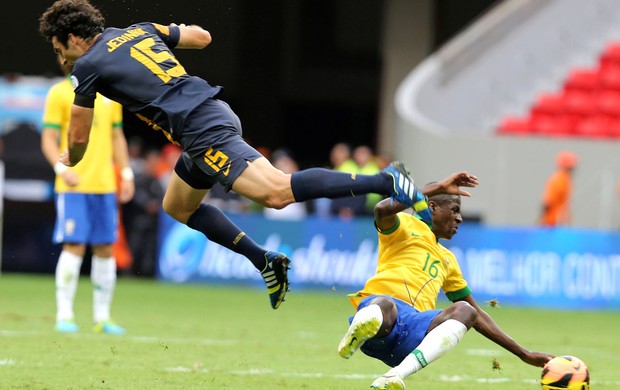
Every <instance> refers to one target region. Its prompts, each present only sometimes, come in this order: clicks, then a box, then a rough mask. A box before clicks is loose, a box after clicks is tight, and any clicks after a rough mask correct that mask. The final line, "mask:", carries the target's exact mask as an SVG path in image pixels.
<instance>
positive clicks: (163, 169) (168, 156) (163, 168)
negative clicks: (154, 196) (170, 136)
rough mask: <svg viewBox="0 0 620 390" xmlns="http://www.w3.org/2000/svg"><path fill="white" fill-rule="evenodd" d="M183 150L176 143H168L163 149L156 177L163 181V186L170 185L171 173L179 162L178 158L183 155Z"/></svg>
mask: <svg viewBox="0 0 620 390" xmlns="http://www.w3.org/2000/svg"><path fill="white" fill-rule="evenodd" d="M182 153H183V150H182V149H181V147H179V146H177V145H175V144H166V145H164V147H163V148H162V149H161V158H160V159H159V163H158V164H157V167H156V174H155V175H156V177H157V178H158V179H159V181H160V182H161V185H162V187H163V188H166V187H168V181H169V180H170V175H171V174H172V171H173V170H174V166H175V165H176V164H177V160H178V159H179V157H181V154H182Z"/></svg>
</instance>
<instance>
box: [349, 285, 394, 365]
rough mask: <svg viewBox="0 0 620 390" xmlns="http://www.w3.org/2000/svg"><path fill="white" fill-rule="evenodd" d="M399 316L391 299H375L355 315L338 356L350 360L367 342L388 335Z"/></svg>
mask: <svg viewBox="0 0 620 390" xmlns="http://www.w3.org/2000/svg"><path fill="white" fill-rule="evenodd" d="M397 315H398V310H397V308H396V305H394V303H393V302H392V300H391V299H389V298H386V297H377V298H374V299H373V300H372V301H371V303H370V304H369V305H368V306H365V307H363V308H361V309H360V310H358V312H357V313H355V316H354V317H353V320H352V321H351V325H350V326H349V329H348V330H347V332H346V333H345V335H344V337H343V338H342V340H341V341H340V344H339V345H338V354H339V355H340V356H341V357H343V358H345V359H348V358H349V357H351V355H353V353H355V351H357V350H358V349H359V348H360V347H361V346H362V345H363V344H364V343H365V342H366V341H367V340H369V339H371V338H374V337H379V338H380V337H384V336H386V335H388V334H389V333H390V332H391V331H392V328H393V326H394V321H395V320H396V317H397Z"/></svg>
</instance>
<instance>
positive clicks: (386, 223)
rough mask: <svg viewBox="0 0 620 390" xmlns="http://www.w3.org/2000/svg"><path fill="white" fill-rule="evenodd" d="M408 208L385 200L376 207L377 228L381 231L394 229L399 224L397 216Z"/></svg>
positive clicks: (387, 199)
mask: <svg viewBox="0 0 620 390" xmlns="http://www.w3.org/2000/svg"><path fill="white" fill-rule="evenodd" d="M407 208H408V206H406V205H404V204H402V203H399V202H396V201H392V200H391V199H390V198H386V199H383V200H382V201H380V202H379V203H377V204H376V205H375V208H374V214H375V226H376V227H377V229H379V230H388V229H391V228H393V227H394V226H395V225H396V223H397V222H398V216H397V215H396V214H398V213H400V212H401V211H404V210H406V209H407Z"/></svg>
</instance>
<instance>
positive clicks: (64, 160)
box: [58, 149, 75, 167]
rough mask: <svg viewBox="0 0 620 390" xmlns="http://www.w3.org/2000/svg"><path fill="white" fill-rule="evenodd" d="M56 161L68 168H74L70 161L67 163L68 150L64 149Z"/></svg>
mask: <svg viewBox="0 0 620 390" xmlns="http://www.w3.org/2000/svg"><path fill="white" fill-rule="evenodd" d="M58 161H60V162H61V163H63V164H65V165H66V166H68V167H72V166H75V164H71V161H69V149H65V150H63V152H62V153H60V156H59V157H58Z"/></svg>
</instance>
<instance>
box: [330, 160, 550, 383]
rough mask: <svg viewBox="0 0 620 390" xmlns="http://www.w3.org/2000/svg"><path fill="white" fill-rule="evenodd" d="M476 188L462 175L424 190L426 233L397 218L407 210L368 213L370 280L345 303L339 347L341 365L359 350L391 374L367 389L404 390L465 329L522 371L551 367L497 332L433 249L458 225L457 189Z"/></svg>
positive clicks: (445, 255)
mask: <svg viewBox="0 0 620 390" xmlns="http://www.w3.org/2000/svg"><path fill="white" fill-rule="evenodd" d="M477 184H478V181H477V179H476V177H475V176H471V175H469V174H467V173H465V172H461V173H456V174H454V175H452V176H450V177H448V178H446V179H444V180H443V181H441V182H439V183H433V184H429V185H427V186H425V187H424V189H423V192H424V194H425V195H427V196H429V201H428V206H429V209H430V210H431V213H432V226H430V227H429V226H428V225H427V224H426V223H424V222H422V221H421V220H420V219H418V218H416V216H415V215H411V214H408V213H405V212H403V211H404V210H405V209H407V206H406V205H403V204H400V203H398V202H393V201H391V200H390V199H386V200H383V201H381V202H379V203H378V204H377V205H376V206H375V210H374V214H375V226H376V228H377V230H378V232H379V261H378V265H377V272H376V274H375V275H374V276H373V277H371V278H370V279H369V280H368V281H367V282H366V285H365V286H364V288H363V289H362V290H361V291H359V292H358V293H357V294H353V295H351V296H350V299H351V302H352V303H353V306H355V307H356V308H357V313H356V314H355V316H354V317H352V318H350V319H349V321H350V323H351V324H350V326H349V329H348V330H347V332H346V334H345V335H344V337H343V338H342V341H341V342H340V345H339V346H338V353H339V354H340V356H342V357H343V358H345V359H348V358H349V357H350V356H351V355H352V354H353V353H354V352H355V351H356V350H357V349H361V350H362V352H364V353H365V354H366V355H368V356H371V357H374V358H377V359H379V360H381V361H383V362H384V363H385V364H387V365H388V366H390V367H392V369H390V370H389V371H388V372H387V373H386V374H385V375H383V376H381V377H379V378H377V379H376V380H375V381H374V382H373V383H372V385H371V388H374V389H404V388H405V382H404V381H403V379H404V378H406V377H407V376H409V375H411V374H413V373H416V372H418V371H420V370H421V369H422V368H424V367H425V366H426V365H428V364H430V363H432V362H433V361H435V360H436V359H438V358H440V357H441V356H443V355H444V354H445V353H447V352H448V351H449V350H451V349H452V348H454V347H455V346H456V344H457V343H458V342H459V341H460V340H461V339H462V338H463V336H464V335H465V332H467V330H468V329H469V328H471V327H472V326H473V327H474V329H476V330H477V331H478V332H480V333H481V334H482V335H484V336H485V337H487V338H488V339H490V340H491V341H493V342H495V343H497V344H498V345H500V346H501V347H503V348H505V349H507V350H508V351H510V352H512V353H513V354H515V355H517V356H518V357H519V358H520V359H521V360H523V361H524V362H525V363H528V364H531V365H534V366H538V367H542V366H543V365H544V364H545V363H546V362H547V361H548V360H549V359H551V357H552V356H551V355H548V354H545V353H538V352H531V351H529V350H527V349H525V348H524V347H522V346H521V345H519V344H518V343H517V342H516V341H515V340H513V339H512V338H511V337H510V336H508V335H507V334H506V333H505V332H504V331H502V330H501V329H500V328H499V326H498V325H497V324H496V323H495V322H494V321H493V319H491V317H490V316H489V315H488V314H487V313H486V312H485V311H484V310H482V309H481V308H480V306H478V304H477V303H476V300H475V299H474V297H473V295H472V293H471V290H470V289H469V287H468V286H467V282H466V281H465V280H464V279H463V275H462V273H461V269H460V267H459V264H458V262H457V260H456V257H455V256H454V254H453V253H452V252H450V251H449V250H448V249H447V248H445V247H444V246H443V245H441V244H440V243H439V241H438V240H439V239H446V240H449V239H450V238H452V236H454V235H455V234H456V232H457V230H458V227H459V224H460V223H461V222H463V219H462V218H461V197H460V196H461V195H464V196H469V193H468V192H465V191H462V190H461V189H460V188H459V187H461V186H467V187H474V186H475V185H477ZM440 289H443V290H444V291H445V293H446V295H447V296H448V299H450V300H451V301H452V302H454V303H452V304H451V305H450V306H449V307H447V308H446V309H444V310H437V309H435V304H436V301H437V296H438V294H439V290H440Z"/></svg>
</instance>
